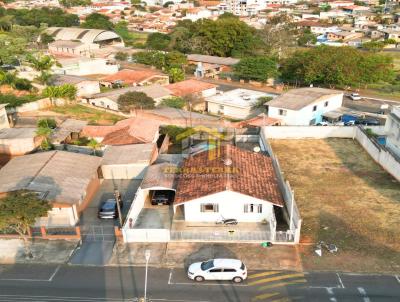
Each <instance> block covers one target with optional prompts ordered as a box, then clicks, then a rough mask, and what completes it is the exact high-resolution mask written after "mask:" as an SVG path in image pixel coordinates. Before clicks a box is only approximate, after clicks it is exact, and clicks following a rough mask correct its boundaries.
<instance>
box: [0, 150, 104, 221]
mask: <svg viewBox="0 0 400 302" xmlns="http://www.w3.org/2000/svg"><path fill="white" fill-rule="evenodd" d="M100 161H101V158H100V157H97V156H90V155H83V154H78V153H72V152H65V151H49V152H40V153H35V154H29V155H24V156H19V157H15V158H13V159H11V160H10V161H9V162H8V163H7V164H6V165H5V166H4V167H3V168H2V169H0V195H3V196H4V195H6V194H7V193H9V192H12V191H17V190H28V191H32V192H37V193H38V194H39V196H40V197H41V198H43V199H46V200H48V201H49V202H50V203H51V205H52V210H50V211H49V212H48V215H47V217H41V218H39V219H37V221H36V224H35V225H36V226H47V227H58V226H74V225H75V224H76V223H77V222H78V221H79V214H80V213H81V212H82V210H83V209H85V208H86V206H87V205H88V203H89V202H90V201H91V199H92V197H93V195H94V194H95V192H96V191H97V188H98V186H99V179H98V175H97V169H98V168H99V166H100Z"/></svg>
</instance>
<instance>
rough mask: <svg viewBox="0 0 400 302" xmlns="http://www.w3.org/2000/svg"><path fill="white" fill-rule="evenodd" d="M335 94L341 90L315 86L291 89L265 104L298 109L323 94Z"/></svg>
mask: <svg viewBox="0 0 400 302" xmlns="http://www.w3.org/2000/svg"><path fill="white" fill-rule="evenodd" d="M337 94H343V92H341V91H338V90H333V89H325V88H315V87H313V88H312V87H307V88H299V89H292V90H289V91H288V92H286V93H284V94H281V95H280V96H278V97H276V98H274V99H273V100H271V101H269V102H267V103H266V104H265V105H268V106H269V107H277V108H284V109H289V110H300V109H302V108H304V107H306V106H308V105H310V104H312V103H314V102H316V101H317V100H319V99H320V98H321V97H323V96H328V95H337Z"/></svg>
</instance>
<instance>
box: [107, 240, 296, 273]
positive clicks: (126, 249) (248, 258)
mask: <svg viewBox="0 0 400 302" xmlns="http://www.w3.org/2000/svg"><path fill="white" fill-rule="evenodd" d="M146 249H149V250H151V258H150V261H149V263H150V265H152V266H159V267H174V268H186V267H187V266H188V265H189V264H190V263H193V262H196V261H204V260H207V259H211V258H237V259H241V260H242V261H243V262H244V263H245V264H246V265H247V267H248V268H249V269H252V270H254V269H257V270H259V269H265V270H277V269H279V270H282V269H284V270H293V271H301V270H302V265H301V261H300V258H299V257H298V253H297V250H296V248H295V247H294V246H284V245H274V246H272V247H268V248H264V247H262V246H261V245H260V244H248V243H247V244H238V243H226V244H219V243H190V242H172V243H168V244H166V243H151V244H146V243H131V244H122V243H119V244H116V246H115V247H114V253H113V255H112V257H111V259H110V261H109V263H108V265H111V266H116V265H143V264H145V262H146V261H145V256H144V252H145V250H146Z"/></svg>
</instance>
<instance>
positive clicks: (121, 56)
mask: <svg viewBox="0 0 400 302" xmlns="http://www.w3.org/2000/svg"><path fill="white" fill-rule="evenodd" d="M115 59H116V60H118V61H126V60H127V59H128V54H127V53H126V52H122V51H118V52H117V53H116V54H115Z"/></svg>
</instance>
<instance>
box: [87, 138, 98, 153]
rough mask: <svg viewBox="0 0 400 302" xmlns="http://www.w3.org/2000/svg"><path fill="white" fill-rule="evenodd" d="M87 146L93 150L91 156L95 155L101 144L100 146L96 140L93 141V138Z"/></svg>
mask: <svg viewBox="0 0 400 302" xmlns="http://www.w3.org/2000/svg"><path fill="white" fill-rule="evenodd" d="M88 146H89V147H90V148H92V149H93V155H96V150H97V149H98V148H100V146H101V144H100V143H99V142H98V141H97V140H95V139H94V138H92V139H91V140H90V141H89V142H88Z"/></svg>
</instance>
